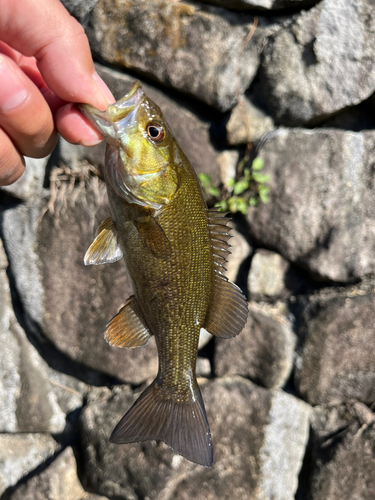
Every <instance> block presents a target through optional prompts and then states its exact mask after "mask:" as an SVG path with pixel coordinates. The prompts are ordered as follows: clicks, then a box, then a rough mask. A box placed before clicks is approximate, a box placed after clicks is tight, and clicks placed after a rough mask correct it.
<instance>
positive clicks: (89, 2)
mask: <svg viewBox="0 0 375 500" xmlns="http://www.w3.org/2000/svg"><path fill="white" fill-rule="evenodd" d="M97 2H98V0H61V3H62V4H63V5H64V6H65V8H66V9H67V10H68V11H69V13H70V14H71V15H72V16H74V17H75V18H76V19H78V21H79V22H80V23H81V24H83V25H84V26H85V25H86V23H87V18H88V15H89V13H90V12H91V11H92V9H93V8H94V7H95V5H96V3H97Z"/></svg>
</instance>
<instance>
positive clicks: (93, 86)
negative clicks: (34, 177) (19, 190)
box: [0, 0, 114, 186]
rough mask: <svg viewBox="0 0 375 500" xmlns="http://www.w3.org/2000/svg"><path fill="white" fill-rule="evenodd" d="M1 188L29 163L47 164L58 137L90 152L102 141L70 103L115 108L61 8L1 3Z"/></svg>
mask: <svg viewBox="0 0 375 500" xmlns="http://www.w3.org/2000/svg"><path fill="white" fill-rule="evenodd" d="M0 12H1V15H0V186H1V185H7V184H11V183H13V182H15V181H16V180H17V179H18V178H19V177H20V176H21V175H22V173H23V171H24V165H25V162H24V158H23V155H25V156H31V157H34V158H42V157H44V156H47V155H48V154H49V153H51V151H52V150H53V148H54V147H55V145H56V142H57V132H59V133H60V134H61V135H62V136H63V137H64V139H66V140H67V141H69V142H72V143H77V144H82V145H84V146H92V145H94V144H98V143H99V142H100V141H101V140H102V138H101V136H100V135H99V133H98V132H97V131H96V130H95V129H94V128H93V127H92V126H91V125H89V124H88V122H87V121H86V120H85V119H84V117H83V115H82V114H81V113H80V112H79V111H78V109H77V108H76V107H75V106H74V104H72V103H76V102H82V103H87V104H92V105H93V106H95V107H96V108H98V109H101V110H104V109H106V108H107V105H108V103H109V102H114V98H113V96H112V94H111V92H110V91H109V90H108V88H107V86H106V85H105V83H104V82H103V81H102V80H101V79H100V77H99V76H98V75H97V73H96V72H95V69H94V65H93V61H92V58H91V53H90V48H89V44H88V40H87V38H86V35H85V33H84V30H83V28H82V26H81V25H80V24H79V23H78V22H77V21H76V20H75V19H74V18H73V17H71V16H70V15H69V13H68V12H67V10H66V9H65V8H64V6H63V5H62V4H61V3H60V2H59V0H0Z"/></svg>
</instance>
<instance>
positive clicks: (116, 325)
mask: <svg viewBox="0 0 375 500" xmlns="http://www.w3.org/2000/svg"><path fill="white" fill-rule="evenodd" d="M150 337H151V334H150V332H149V330H148V328H147V327H146V326H145V325H144V324H143V322H142V320H141V319H140V310H139V307H138V305H137V302H136V301H135V299H134V297H133V296H131V297H129V298H128V300H127V302H126V304H125V305H124V307H123V308H122V309H121V310H120V312H119V313H118V314H116V316H115V317H114V318H112V320H111V321H110V322H109V323H108V325H107V330H106V332H105V335H104V338H105V339H106V341H107V342H108V343H109V344H110V345H113V346H117V347H141V346H144V345H146V344H147V343H148V341H149V340H150Z"/></svg>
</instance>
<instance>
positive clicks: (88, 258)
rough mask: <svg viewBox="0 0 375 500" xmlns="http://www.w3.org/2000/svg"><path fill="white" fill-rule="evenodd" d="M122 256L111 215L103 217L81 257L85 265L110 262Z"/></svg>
mask: <svg viewBox="0 0 375 500" xmlns="http://www.w3.org/2000/svg"><path fill="white" fill-rule="evenodd" d="M121 258H122V251H121V249H120V247H119V245H118V240H117V229H116V226H115V223H114V222H113V220H112V217H108V218H107V219H105V220H104V221H103V222H102V223H101V224H100V226H99V227H98V230H97V237H96V238H95V240H94V241H93V242H92V243H91V245H90V246H89V248H88V250H87V252H86V254H85V257H84V259H83V261H84V263H85V265H86V266H90V265H92V264H93V265H96V266H97V265H99V264H110V263H112V262H117V261H118V260H120V259H121Z"/></svg>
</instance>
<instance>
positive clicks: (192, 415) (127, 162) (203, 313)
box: [79, 82, 247, 467]
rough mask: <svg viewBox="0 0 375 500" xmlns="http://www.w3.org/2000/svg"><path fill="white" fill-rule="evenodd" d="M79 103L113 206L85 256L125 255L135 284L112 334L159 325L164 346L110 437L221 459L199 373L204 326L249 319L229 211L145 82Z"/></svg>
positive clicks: (204, 459)
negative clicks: (98, 144)
mask: <svg viewBox="0 0 375 500" xmlns="http://www.w3.org/2000/svg"><path fill="white" fill-rule="evenodd" d="M79 108H80V110H81V111H82V112H83V114H84V115H85V116H86V118H87V119H88V120H89V121H90V122H91V123H92V124H93V125H94V126H95V127H96V128H97V130H98V131H99V132H100V133H101V134H102V135H103V137H104V139H105V141H106V142H107V149H106V159H105V173H104V175H105V183H106V187H107V192H108V199H109V205H110V210H111V214H112V216H111V217H109V218H108V219H106V220H105V221H104V222H102V224H101V225H100V226H99V228H98V232H97V234H98V235H97V237H96V238H95V240H94V241H93V243H92V244H91V246H90V247H89V249H88V251H87V252H86V255H85V259H84V261H85V264H86V265H90V264H94V265H97V264H105V263H110V262H115V261H117V260H119V259H121V258H124V261H125V265H126V268H127V271H128V274H129V277H130V280H131V283H132V287H133V291H134V295H132V296H131V297H130V298H128V299H127V301H126V303H125V305H124V307H123V308H122V309H121V310H120V312H119V313H118V314H117V315H116V316H115V317H114V318H113V319H112V320H111V321H110V322H109V324H108V325H107V330H106V332H105V338H106V340H107V342H109V343H110V344H111V345H114V346H119V347H132V348H133V347H139V346H143V345H146V344H147V343H148V341H149V339H150V337H151V335H154V336H155V340H156V345H157V350H158V356H159V370H158V375H157V377H156V379H155V380H154V382H153V383H152V384H151V385H150V386H149V387H148V388H147V389H146V390H145V391H144V392H143V393H142V394H141V396H140V397H139V398H138V400H137V401H136V402H135V403H134V405H133V406H132V407H131V408H130V410H129V411H128V412H127V413H126V414H125V416H124V417H123V418H122V420H121V421H120V422H119V423H118V425H117V426H116V428H115V429H114V431H113V433H112V435H111V437H110V441H111V442H113V443H119V444H122V443H132V442H141V441H148V440H161V441H163V442H165V443H166V444H167V445H168V446H169V447H170V448H172V450H173V451H174V452H175V453H178V454H180V455H182V456H183V457H185V458H187V459H188V460H190V461H192V462H195V463H197V464H200V465H203V466H205V467H211V465H212V463H213V451H212V442H211V434H210V429H209V425H208V421H207V417H206V412H205V408H204V404H203V400H202V396H201V393H200V390H199V387H198V384H197V381H196V375H195V365H196V359H197V350H198V340H199V332H200V329H201V327H204V328H206V330H208V331H209V332H210V333H211V334H213V335H216V336H218V337H224V338H230V337H234V336H235V335H238V334H239V333H240V332H241V330H242V329H243V327H244V325H245V323H246V320H247V302H246V300H245V298H244V296H243V294H242V292H241V290H240V289H239V288H238V287H237V286H236V285H234V284H233V283H231V282H230V281H229V280H228V279H227V278H226V277H225V275H224V274H223V270H224V269H225V268H224V264H225V262H226V260H227V257H228V255H229V253H230V252H229V244H228V239H229V238H230V235H229V228H228V226H227V222H228V220H229V219H227V218H226V217H225V214H223V213H220V212H218V211H217V210H208V209H207V206H206V203H205V201H204V198H203V194H202V190H201V187H200V184H199V181H198V179H197V176H196V174H195V171H194V170H193V168H192V166H191V165H190V163H189V161H188V159H187V158H186V156H185V154H184V153H183V152H182V150H181V148H180V147H179V145H178V144H177V142H176V140H175V139H174V137H173V135H172V133H171V131H170V129H169V128H168V125H167V124H166V121H165V119H164V117H163V114H162V112H161V111H160V109H159V107H158V106H157V105H156V104H155V103H153V102H152V101H151V100H150V99H149V98H148V97H147V96H146V95H145V93H144V92H143V90H142V88H141V85H140V83H139V82H135V83H134V84H133V85H132V87H131V89H130V92H129V93H128V94H127V95H126V96H125V97H123V98H122V99H120V100H119V101H117V102H116V103H115V104H111V105H109V106H108V108H107V110H106V111H103V112H102V111H99V110H97V109H95V108H93V107H92V106H90V105H79Z"/></svg>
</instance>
